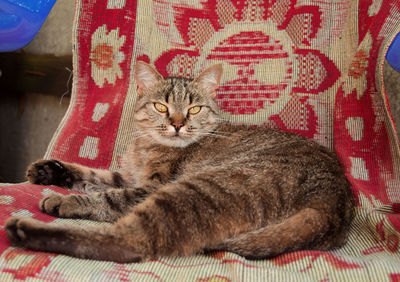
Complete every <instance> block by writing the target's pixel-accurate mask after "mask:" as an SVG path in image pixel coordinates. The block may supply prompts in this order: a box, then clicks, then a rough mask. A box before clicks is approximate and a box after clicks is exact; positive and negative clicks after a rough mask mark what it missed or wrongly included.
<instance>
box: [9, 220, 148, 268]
mask: <svg viewBox="0 0 400 282" xmlns="http://www.w3.org/2000/svg"><path fill="white" fill-rule="evenodd" d="M5 229H6V233H7V236H8V238H9V240H10V242H11V244H12V245H14V246H18V247H24V248H28V249H32V250H36V251H44V252H54V253H61V254H65V255H70V256H74V257H78V258H88V259H97V260H110V261H116V262H121V263H123V262H139V261H142V260H145V259H148V253H146V251H144V250H145V249H146V248H145V243H143V242H140V243H139V242H136V241H135V242H132V240H131V241H127V240H126V238H127V236H126V232H124V231H123V230H122V231H121V230H118V228H117V226H115V225H106V226H85V228H82V227H80V226H76V225H72V224H52V223H50V224H49V223H44V222H41V221H38V220H35V219H32V218H26V217H11V218H9V219H8V220H7V221H6V224H5Z"/></svg>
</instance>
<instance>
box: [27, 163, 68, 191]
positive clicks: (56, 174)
mask: <svg viewBox="0 0 400 282" xmlns="http://www.w3.org/2000/svg"><path fill="white" fill-rule="evenodd" d="M26 178H27V179H28V181H29V182H30V183H32V184H40V185H57V186H61V187H67V188H71V187H72V184H73V181H74V177H73V175H72V173H71V172H70V171H69V170H68V169H67V168H66V167H65V166H64V165H63V164H62V163H61V162H59V161H57V160H39V161H36V162H34V163H32V164H31V165H30V166H29V167H28V169H27V171H26Z"/></svg>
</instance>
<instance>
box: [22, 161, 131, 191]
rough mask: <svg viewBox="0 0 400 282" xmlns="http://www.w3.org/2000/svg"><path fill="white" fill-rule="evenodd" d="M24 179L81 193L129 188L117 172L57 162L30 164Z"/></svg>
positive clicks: (125, 178)
mask: <svg viewBox="0 0 400 282" xmlns="http://www.w3.org/2000/svg"><path fill="white" fill-rule="evenodd" d="M26 177H27V179H28V181H29V182H30V183H32V184H40V185H56V186H60V187H65V188H69V189H73V190H77V191H82V192H99V191H105V190H107V189H109V188H122V187H127V186H131V185H130V183H129V180H128V179H127V177H125V176H124V175H122V174H121V173H119V172H114V171H109V170H101V169H92V168H89V167H85V166H82V165H78V164H71V163H67V162H62V161H58V160H38V161H36V162H34V163H32V164H31V165H30V166H29V167H28V169H27V171H26Z"/></svg>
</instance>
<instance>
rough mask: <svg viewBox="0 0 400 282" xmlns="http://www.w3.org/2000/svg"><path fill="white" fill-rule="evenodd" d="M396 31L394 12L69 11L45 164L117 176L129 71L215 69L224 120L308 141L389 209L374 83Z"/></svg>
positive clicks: (395, 196) (279, 6)
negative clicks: (65, 87)
mask: <svg viewBox="0 0 400 282" xmlns="http://www.w3.org/2000/svg"><path fill="white" fill-rule="evenodd" d="M89 2H90V3H89ZM81 15H84V16H81ZM399 30H400V2H399V1H398V0H382V1H371V0H360V1H351V0H332V1H302V0H298V1H296V0H282V1H276V0H268V1H247V0H246V1H245V0H239V1H236V0H235V1H227V0H208V1H200V0H199V1H182V2H180V1H164V0H154V1H150V0H148V1H145V0H143V1H138V2H137V1H136V0H123V1H111V0H109V1H96V2H93V1H89V0H79V1H77V10H76V21H75V34H74V84H73V96H72V101H71V106H70V108H69V110H68V112H67V114H66V116H65V118H64V120H63V122H62V123H61V125H60V128H59V129H58V130H57V132H56V134H55V136H54V138H53V140H52V142H51V144H50V146H49V150H48V152H47V154H46V157H52V158H59V159H62V160H65V161H70V162H77V163H81V164H84V165H88V166H92V167H99V168H110V169H117V168H118V166H119V164H118V163H119V159H120V157H121V155H122V154H123V151H124V149H125V148H126V145H127V144H128V143H129V142H130V140H132V138H133V134H132V133H133V132H132V111H133V107H134V104H135V100H136V86H135V81H134V78H133V76H132V74H133V72H132V71H133V69H134V67H135V62H136V60H143V61H147V62H150V63H152V64H154V65H155V66H156V68H157V69H158V70H159V72H160V73H161V74H163V75H164V76H195V75H197V74H198V73H199V72H200V71H201V70H202V69H203V68H204V67H205V66H207V65H210V64H213V63H222V64H223V67H224V75H223V78H222V83H221V86H220V88H219V89H218V92H217V93H218V95H217V101H218V103H219V105H220V107H221V109H222V111H223V117H224V118H226V119H227V120H230V121H232V122H237V123H250V124H258V125H265V126H271V127H275V128H280V129H282V130H285V131H291V132H295V133H297V134H301V135H304V136H306V137H308V138H312V139H315V140H316V141H317V142H319V143H321V144H323V145H325V146H327V147H329V148H331V149H334V150H336V152H337V154H338V155H339V157H340V158H341V160H342V162H343V164H344V166H345V168H346V172H347V175H348V178H349V179H350V181H351V182H352V184H353V186H354V189H355V190H356V191H357V192H358V193H357V195H358V199H359V202H360V203H361V204H363V205H382V204H390V203H393V202H400V188H399V187H400V182H399V179H400V176H399V173H400V152H399V145H398V140H397V138H396V132H395V128H394V125H393V122H392V118H391V114H390V110H389V108H388V103H387V99H386V96H385V90H384V85H383V79H382V65H383V61H384V57H385V53H386V51H387V49H388V46H389V44H390V42H391V40H392V39H393V37H394V36H395V35H396V34H397V33H398V32H399Z"/></svg>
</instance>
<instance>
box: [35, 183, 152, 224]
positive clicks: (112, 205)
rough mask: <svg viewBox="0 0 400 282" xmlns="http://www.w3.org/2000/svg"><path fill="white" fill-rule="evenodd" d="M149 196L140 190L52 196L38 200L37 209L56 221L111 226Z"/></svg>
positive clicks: (143, 190) (110, 190)
mask: <svg viewBox="0 0 400 282" xmlns="http://www.w3.org/2000/svg"><path fill="white" fill-rule="evenodd" d="M150 193H151V192H150V191H149V190H146V189H141V188H130V189H109V190H107V191H105V192H97V193H91V194H70V195H59V194H55V193H53V194H50V195H48V196H45V197H44V198H42V199H41V201H40V202H39V208H40V210H41V211H42V212H45V213H47V214H50V215H53V216H57V217H63V218H83V219H90V220H95V221H106V222H114V221H116V220H117V219H119V218H120V217H122V216H124V215H125V214H126V213H128V212H129V211H130V209H131V207H133V206H134V205H136V204H138V203H140V202H142V201H143V200H144V199H145V198H146V197H147V196H148V195H149V194H150Z"/></svg>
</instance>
